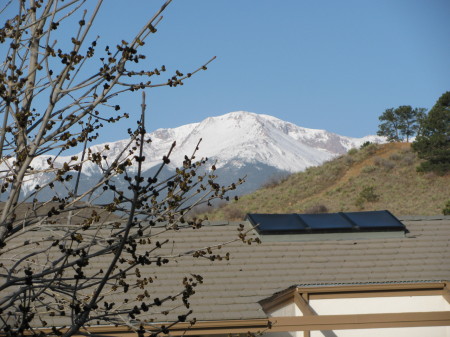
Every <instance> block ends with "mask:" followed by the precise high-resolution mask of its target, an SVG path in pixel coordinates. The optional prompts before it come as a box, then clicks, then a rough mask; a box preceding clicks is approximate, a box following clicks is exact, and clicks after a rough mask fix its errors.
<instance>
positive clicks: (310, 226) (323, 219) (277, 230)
mask: <svg viewBox="0 0 450 337" xmlns="http://www.w3.org/2000/svg"><path fill="white" fill-rule="evenodd" d="M247 219H248V220H249V221H250V223H251V224H252V225H253V226H254V227H255V229H256V231H257V232H258V233H260V234H262V235H271V234H274V235H280V234H308V233H342V232H344V233H345V232H348V233H353V232H382V231H405V229H406V227H405V226H404V225H403V224H402V223H401V222H400V221H399V220H398V219H397V218H396V217H395V216H393V215H392V214H391V213H390V212H389V211H370V212H340V213H325V214H254V213H253V214H248V215H247Z"/></svg>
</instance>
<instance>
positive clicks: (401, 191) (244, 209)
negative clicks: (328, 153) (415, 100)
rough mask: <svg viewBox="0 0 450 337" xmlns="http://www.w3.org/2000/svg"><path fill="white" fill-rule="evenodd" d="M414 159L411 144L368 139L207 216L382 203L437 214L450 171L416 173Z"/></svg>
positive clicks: (448, 195) (448, 192) (449, 194)
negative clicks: (363, 144)
mask: <svg viewBox="0 0 450 337" xmlns="http://www.w3.org/2000/svg"><path fill="white" fill-rule="evenodd" d="M418 164H419V160H418V159H417V157H416V155H415V153H413V152H412V151H411V149H410V144H407V143H391V144H384V145H375V144H372V145H369V146H367V147H365V148H364V149H362V150H359V151H358V150H351V151H349V154H347V155H344V156H341V157H339V158H337V159H334V160H332V161H330V162H327V163H325V164H323V165H321V166H318V167H312V168H309V169H307V170H306V171H305V172H301V173H297V174H293V175H291V176H289V177H288V178H286V179H285V180H284V181H280V182H278V183H277V182H273V183H272V184H269V185H268V186H266V187H265V188H262V189H260V190H258V191H256V192H254V193H252V194H249V195H246V196H243V197H242V198H241V199H240V200H239V201H238V202H234V203H231V204H229V205H227V206H224V207H220V208H217V209H215V210H213V211H212V212H211V213H210V214H209V217H210V218H211V219H217V218H221V219H224V218H226V219H230V218H231V219H233V218H234V219H236V218H241V217H243V216H244V215H245V214H246V213H316V212H340V211H359V210H382V209H388V210H390V211H391V212H393V213H394V214H395V215H435V214H441V213H442V209H443V208H444V206H445V204H446V202H447V201H448V200H449V199H450V189H449V188H448V187H449V186H450V175H446V176H438V175H435V174H432V173H428V174H421V173H418V172H416V167H417V165H418Z"/></svg>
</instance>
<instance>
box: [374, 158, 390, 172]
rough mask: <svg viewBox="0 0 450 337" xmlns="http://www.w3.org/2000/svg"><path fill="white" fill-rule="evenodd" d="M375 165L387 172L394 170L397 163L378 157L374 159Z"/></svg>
mask: <svg viewBox="0 0 450 337" xmlns="http://www.w3.org/2000/svg"><path fill="white" fill-rule="evenodd" d="M374 163H375V165H376V166H379V167H382V168H384V169H386V170H388V171H389V170H392V169H393V168H394V167H395V163H394V162H392V161H390V160H389V159H385V158H381V157H376V158H375V159H374Z"/></svg>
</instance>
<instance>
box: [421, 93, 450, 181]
mask: <svg viewBox="0 0 450 337" xmlns="http://www.w3.org/2000/svg"><path fill="white" fill-rule="evenodd" d="M412 146H413V149H414V151H416V152H417V153H418V155H419V158H422V159H425V160H426V161H425V162H423V163H422V164H421V165H420V166H419V167H418V170H419V171H435V172H438V173H441V174H445V173H447V172H449V171H450V91H447V92H446V93H444V94H443V95H442V96H441V97H440V98H439V99H438V101H437V102H436V104H435V105H434V106H433V108H432V109H431V110H430V112H429V113H428V116H427V117H426V118H424V119H423V121H422V123H421V128H420V132H419V134H418V136H417V138H416V140H415V141H414V143H413V145H412Z"/></svg>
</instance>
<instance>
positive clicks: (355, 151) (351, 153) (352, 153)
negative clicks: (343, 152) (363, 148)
mask: <svg viewBox="0 0 450 337" xmlns="http://www.w3.org/2000/svg"><path fill="white" fill-rule="evenodd" d="M357 153H358V149H355V148H352V149H350V150H348V152H347V154H349V155H350V156H353V155H354V154H357Z"/></svg>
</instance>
